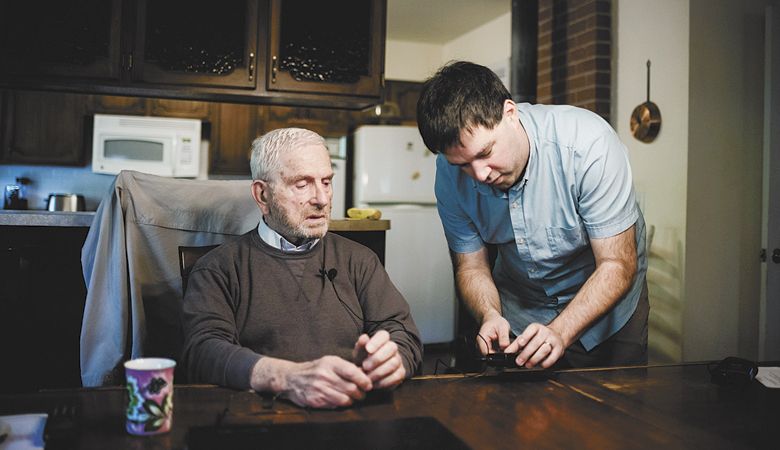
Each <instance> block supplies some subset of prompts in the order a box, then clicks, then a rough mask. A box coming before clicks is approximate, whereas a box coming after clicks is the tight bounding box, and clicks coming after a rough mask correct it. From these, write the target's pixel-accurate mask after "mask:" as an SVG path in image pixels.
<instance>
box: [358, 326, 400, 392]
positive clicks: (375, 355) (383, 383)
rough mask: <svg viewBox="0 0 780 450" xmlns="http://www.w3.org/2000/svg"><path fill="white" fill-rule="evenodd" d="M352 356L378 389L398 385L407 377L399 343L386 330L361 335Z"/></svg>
mask: <svg viewBox="0 0 780 450" xmlns="http://www.w3.org/2000/svg"><path fill="white" fill-rule="evenodd" d="M352 358H353V359H354V361H355V364H358V365H359V366H360V367H361V368H362V369H363V372H365V374H366V375H367V376H368V377H369V378H370V379H371V382H372V383H373V385H374V387H375V388H377V389H387V388H393V387H395V386H398V385H399V384H401V382H402V381H403V380H404V378H405V377H406V369H404V365H403V362H402V361H401V355H400V354H399V353H398V345H397V344H396V343H395V342H393V341H391V340H390V333H388V332H387V331H385V330H379V331H377V332H376V333H375V334H374V335H373V336H371V337H369V336H368V335H367V334H362V335H360V337H359V338H358V340H357V342H355V348H354V350H353V351H352Z"/></svg>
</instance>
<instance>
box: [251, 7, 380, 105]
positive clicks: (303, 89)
mask: <svg viewBox="0 0 780 450" xmlns="http://www.w3.org/2000/svg"><path fill="white" fill-rule="evenodd" d="M385 7H386V2H385V1H384V0H382V1H380V0H342V1H339V2H336V3H334V2H322V1H312V0H272V1H271V28H270V39H269V41H270V52H269V61H268V66H267V69H268V74H267V76H266V79H267V84H268V90H270V91H287V92H298V93H331V94H339V95H362V96H367V97H379V96H381V93H382V84H383V80H382V76H383V73H384V52H385Z"/></svg>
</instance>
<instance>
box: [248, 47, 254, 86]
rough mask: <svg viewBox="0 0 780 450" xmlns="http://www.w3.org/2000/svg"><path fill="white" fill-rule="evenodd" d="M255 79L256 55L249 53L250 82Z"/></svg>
mask: <svg viewBox="0 0 780 450" xmlns="http://www.w3.org/2000/svg"><path fill="white" fill-rule="evenodd" d="M254 79H255V54H254V52H250V53H249V81H252V80H254Z"/></svg>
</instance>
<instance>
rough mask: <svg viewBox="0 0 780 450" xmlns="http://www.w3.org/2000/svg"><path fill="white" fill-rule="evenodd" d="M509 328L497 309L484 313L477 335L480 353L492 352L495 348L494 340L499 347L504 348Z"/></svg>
mask: <svg viewBox="0 0 780 450" xmlns="http://www.w3.org/2000/svg"><path fill="white" fill-rule="evenodd" d="M509 329H510V328H509V322H507V320H506V319H504V317H503V316H501V314H499V313H498V312H497V311H493V312H489V313H487V314H485V316H484V317H483V318H482V326H481V327H479V336H477V346H478V347H479V351H480V353H482V354H483V355H487V354H488V353H492V351H493V349H494V348H495V345H494V344H493V343H494V342H496V343H497V344H498V348H499V349H501V350H504V349H505V348H506V347H507V346H508V345H509ZM480 336H481V338H480Z"/></svg>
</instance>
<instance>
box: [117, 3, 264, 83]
mask: <svg viewBox="0 0 780 450" xmlns="http://www.w3.org/2000/svg"><path fill="white" fill-rule="evenodd" d="M137 17H138V21H137V28H136V33H135V50H134V56H135V57H134V58H133V59H134V62H133V80H134V81H136V82H138V81H141V82H147V83H158V84H179V85H192V86H215V87H231V88H248V89H249V88H254V87H255V84H256V78H257V77H256V73H255V72H256V58H257V23H258V17H257V0H234V1H229V2H220V3H219V4H215V3H214V2H209V1H206V0H166V1H152V0H139V1H138V11H137Z"/></svg>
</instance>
